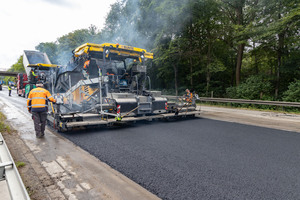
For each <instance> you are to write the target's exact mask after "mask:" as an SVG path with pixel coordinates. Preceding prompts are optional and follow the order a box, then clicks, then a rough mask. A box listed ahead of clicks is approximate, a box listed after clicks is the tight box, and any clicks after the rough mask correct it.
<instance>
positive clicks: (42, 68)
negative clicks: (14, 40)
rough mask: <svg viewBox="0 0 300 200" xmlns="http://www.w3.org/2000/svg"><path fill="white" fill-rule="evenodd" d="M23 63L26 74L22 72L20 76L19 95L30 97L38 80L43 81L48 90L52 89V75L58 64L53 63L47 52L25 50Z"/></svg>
mask: <svg viewBox="0 0 300 200" xmlns="http://www.w3.org/2000/svg"><path fill="white" fill-rule="evenodd" d="M23 65H24V67H25V71H26V74H20V75H18V76H17V78H18V90H17V91H18V95H19V96H23V97H26V98H27V97H28V94H29V92H30V91H31V90H32V89H33V88H35V87H36V86H35V85H36V82H37V81H42V82H43V84H44V85H45V88H46V89H47V90H49V89H51V88H52V86H50V84H51V83H50V77H51V76H52V75H53V73H54V72H55V68H57V67H58V65H54V64H51V62H50V60H49V58H48V56H47V54H46V53H42V52H39V51H27V50H25V51H24V55H23Z"/></svg>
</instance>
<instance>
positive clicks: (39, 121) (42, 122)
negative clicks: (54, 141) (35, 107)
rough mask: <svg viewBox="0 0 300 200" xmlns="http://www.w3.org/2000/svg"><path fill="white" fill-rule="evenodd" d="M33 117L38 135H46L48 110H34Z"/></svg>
mask: <svg viewBox="0 0 300 200" xmlns="http://www.w3.org/2000/svg"><path fill="white" fill-rule="evenodd" d="M32 119H33V122H34V129H35V133H36V136H37V137H42V136H44V131H45V126H46V120H47V112H32Z"/></svg>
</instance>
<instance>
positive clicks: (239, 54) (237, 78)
mask: <svg viewBox="0 0 300 200" xmlns="http://www.w3.org/2000/svg"><path fill="white" fill-rule="evenodd" d="M244 48H245V44H240V45H239V46H238V52H237V60H236V68H235V70H236V71H235V81H236V86H238V85H239V84H240V81H241V70H242V61H243V54H244Z"/></svg>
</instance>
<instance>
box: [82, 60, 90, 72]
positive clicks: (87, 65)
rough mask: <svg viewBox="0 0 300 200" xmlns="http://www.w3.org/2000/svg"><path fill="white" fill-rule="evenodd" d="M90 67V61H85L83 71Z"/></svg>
mask: <svg viewBox="0 0 300 200" xmlns="http://www.w3.org/2000/svg"><path fill="white" fill-rule="evenodd" d="M89 65H90V60H87V61H85V62H84V65H83V69H85V70H87V68H88V67H89Z"/></svg>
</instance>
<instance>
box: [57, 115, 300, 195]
mask: <svg viewBox="0 0 300 200" xmlns="http://www.w3.org/2000/svg"><path fill="white" fill-rule="evenodd" d="M62 135H63V136H65V137H66V138H68V139H69V140H71V141H72V142H74V143H75V144H77V145H78V146H80V147H82V148H83V149H85V150H87V151H88V152H90V153H91V154H92V155H94V156H96V157H97V158H99V159H100V160H101V161H103V162H105V163H107V164H108V165H110V166H111V167H112V168H114V169H116V170H118V171H119V172H121V173H122V174H124V175H126V176H127V177H129V178H130V179H132V180H133V181H135V182H137V183H138V184H140V185H142V186H143V187H144V188H146V189H147V190H149V191H150V192H152V193H154V194H156V195H157V196H158V197H160V198H162V199H172V200H177V199H178V200H186V199H193V200H197V199H238V200H241V199H272V200H275V199H280V200H283V199H300V134H299V133H295V132H288V131H280V130H275V129H269V128H262V127H256V126H249V125H242V124H237V123H229V122H223V121H216V120H210V119H203V118H197V119H192V120H181V121H175V122H151V123H150V122H144V123H137V124H134V125H131V126H128V127H125V128H103V129H100V130H99V129H98V130H88V131H78V132H72V133H62Z"/></svg>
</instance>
